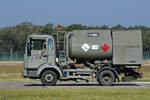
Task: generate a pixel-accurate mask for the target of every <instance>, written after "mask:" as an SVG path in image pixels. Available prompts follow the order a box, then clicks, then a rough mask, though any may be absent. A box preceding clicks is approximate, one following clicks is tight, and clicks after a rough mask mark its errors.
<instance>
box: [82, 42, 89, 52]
mask: <svg viewBox="0 0 150 100" xmlns="http://www.w3.org/2000/svg"><path fill="white" fill-rule="evenodd" d="M82 49H83V50H84V51H85V52H87V51H88V50H89V49H90V46H89V45H88V44H87V43H84V44H83V45H82Z"/></svg>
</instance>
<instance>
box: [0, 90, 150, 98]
mask: <svg viewBox="0 0 150 100" xmlns="http://www.w3.org/2000/svg"><path fill="white" fill-rule="evenodd" d="M149 93H150V89H125V88H98V89H96V88H81V89H39V90H2V91H0V100H150V95H149Z"/></svg>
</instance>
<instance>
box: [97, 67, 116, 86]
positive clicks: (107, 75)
mask: <svg viewBox="0 0 150 100" xmlns="http://www.w3.org/2000/svg"><path fill="white" fill-rule="evenodd" d="M114 80H115V75H114V73H113V72H112V71H110V70H104V71H101V72H100V73H99V75H98V78H97V81H98V82H99V84H100V85H102V86H111V85H112V84H113V83H114Z"/></svg>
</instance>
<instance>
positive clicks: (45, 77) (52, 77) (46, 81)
mask: <svg viewBox="0 0 150 100" xmlns="http://www.w3.org/2000/svg"><path fill="white" fill-rule="evenodd" d="M41 82H42V83H43V85H45V86H52V85H55V84H56V82H57V74H56V73H55V72H54V71H51V70H46V71H44V72H43V73H42V74H41Z"/></svg>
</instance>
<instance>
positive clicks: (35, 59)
mask: <svg viewBox="0 0 150 100" xmlns="http://www.w3.org/2000/svg"><path fill="white" fill-rule="evenodd" d="M43 49H44V52H43V54H41V55H40V53H41V52H42V51H43ZM48 69H51V70H53V71H55V74H56V75H55V77H56V76H57V77H60V75H62V71H61V69H60V68H59V67H58V66H57V65H56V47H55V41H54V38H53V37H52V36H50V35H29V36H28V38H27V43H26V47H25V54H24V71H23V73H22V75H23V77H29V78H40V77H41V75H42V74H41V73H43V72H44V71H45V70H48ZM52 78H53V76H51V75H49V76H48V75H47V81H48V79H50V80H51V79H52Z"/></svg>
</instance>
